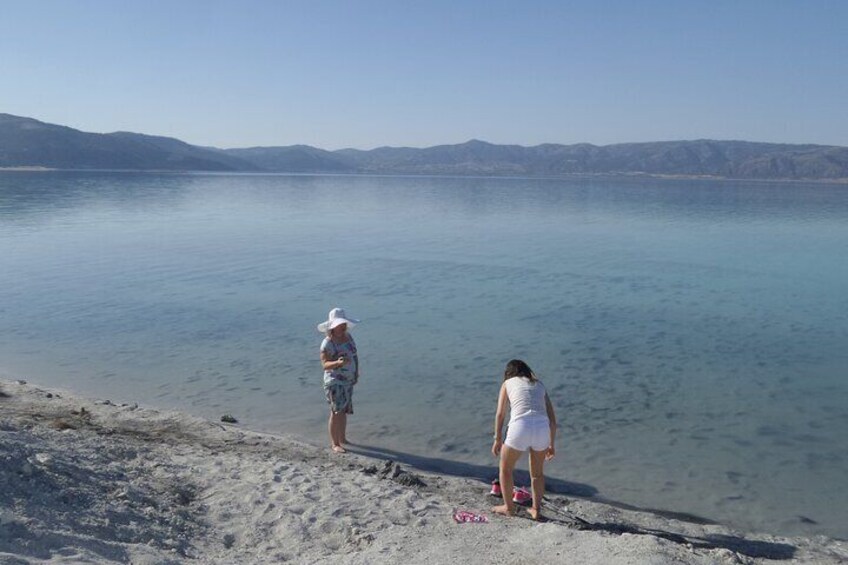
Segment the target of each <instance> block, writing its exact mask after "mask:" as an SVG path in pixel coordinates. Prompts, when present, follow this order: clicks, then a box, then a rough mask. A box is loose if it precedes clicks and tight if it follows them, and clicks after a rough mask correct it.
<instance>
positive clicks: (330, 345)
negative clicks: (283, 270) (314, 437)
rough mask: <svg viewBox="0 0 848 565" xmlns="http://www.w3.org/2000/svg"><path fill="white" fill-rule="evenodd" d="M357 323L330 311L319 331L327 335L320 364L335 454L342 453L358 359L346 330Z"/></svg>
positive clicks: (354, 344) (337, 310) (357, 372)
mask: <svg viewBox="0 0 848 565" xmlns="http://www.w3.org/2000/svg"><path fill="white" fill-rule="evenodd" d="M358 323H359V320H355V319H353V318H348V317H347V315H346V314H345V311H344V310H343V309H341V308H333V309H332V310H330V314H329V315H328V317H327V321H326V322H321V323H320V324H318V331H319V332H322V333H324V334H326V337H325V338H324V341H322V342H321V365H322V366H323V368H324V392H325V394H326V395H327V402H328V403H329V404H330V420H329V422H328V423H327V430H328V431H329V432H330V444H331V446H332V449H333V451H335V452H336V453H345V448H344V444H346V443H347V436H346V431H347V415H348V414H353V385H355V384H356V383H357V381H358V380H359V357H358V356H357V354H356V342H354V341H353V336H352V335H350V333H349V332H348V331H347V330H348V328H351V327H353V326H355V325H356V324H358Z"/></svg>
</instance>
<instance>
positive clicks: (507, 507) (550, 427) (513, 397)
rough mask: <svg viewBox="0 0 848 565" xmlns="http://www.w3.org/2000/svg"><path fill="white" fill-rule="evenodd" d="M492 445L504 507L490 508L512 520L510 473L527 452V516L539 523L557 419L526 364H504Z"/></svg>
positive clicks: (516, 361)
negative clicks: (529, 498)
mask: <svg viewBox="0 0 848 565" xmlns="http://www.w3.org/2000/svg"><path fill="white" fill-rule="evenodd" d="M507 408H509V412H510V417H509V427H508V428H507V434H506V440H503V439H502V435H501V434H502V430H503V424H504V418H505V417H506V411H507ZM494 439H495V442H494V444H492V453H493V454H494V455H495V457H498V456H500V482H501V495H502V496H503V501H504V503H503V504H502V505H500V506H495V507H494V508H492V511H493V512H497V513H498V514H504V515H506V516H512V515H513V514H515V503H514V502H513V501H512V495H513V491H512V489H513V482H512V473H513V471H514V470H515V464H516V462H517V461H518V458H519V457H520V456H521V454H522V453H523V452H524V451H527V450H529V451H530V481H531V486H532V491H533V505H532V507H531V508H530V510H529V512H530V516H531V517H532V518H533V519H534V520H538V519H539V516H540V508H541V505H542V495H543V494H544V492H545V476H544V466H545V461H549V460H551V459H553V457H554V454H555V449H554V441H555V440H556V416H555V415H554V407H553V405H552V404H551V399H550V398H549V397H548V393H547V391H546V390H545V385H543V384H542V381H540V380H539V379H537V378H536V375H534V374H533V371H532V370H531V369H530V367H528V366H527V363H525V362H524V361H521V360H519V359H513V360H512V361H510V362H509V363H507V364H506V370H505V371H504V382H503V384H502V385H501V392H500V394H499V395H498V411H497V414H496V415H495V436H494Z"/></svg>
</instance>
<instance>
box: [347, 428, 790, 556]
mask: <svg viewBox="0 0 848 565" xmlns="http://www.w3.org/2000/svg"><path fill="white" fill-rule="evenodd" d="M348 450H349V451H351V452H352V453H358V454H360V455H365V456H367V457H373V458H375V459H382V460H392V461H396V462H398V463H403V464H405V465H409V466H411V467H415V468H416V469H419V470H421V471H429V472H433V473H439V474H442V475H450V476H455V477H464V478H470V479H478V480H480V481H481V482H485V483H488V482H490V481H491V480H492V479H494V478H495V477H497V474H498V469H497V466H496V465H494V464H493V465H473V464H470V463H462V462H459V461H451V460H448V459H438V458H435V457H423V456H420V455H413V454H410V453H403V452H400V451H394V450H392V449H386V448H383V447H374V446H370V445H349V446H348ZM515 480H516V484H521V483H523V484H529V482H530V476H529V474H528V473H527V471H524V470H520V469H518V470H516V472H515ZM545 487H546V490H547V491H548V492H551V493H553V494H560V495H567V496H573V497H579V498H587V499H591V500H592V501H593V502H600V503H603V504H607V505H610V506H614V507H617V508H622V509H625V510H633V511H639V512H650V513H652V514H656V515H659V516H662V517H664V518H668V519H673V520H678V521H681V522H689V523H694V524H701V525H704V524H715V522H713V521H710V520H707V519H705V518H702V517H700V516H696V515H693V514H686V513H681V512H670V511H667V510H658V509H653V508H640V507H636V506H632V505H628V504H623V503H620V502H616V501H614V500H606V499H604V498H602V497H599V496H598V489H596V488H595V487H593V486H591V485H587V484H583V483H574V482H570V481H564V480H562V479H557V478H554V477H548V476H546V477H545ZM546 508H548V509H549V510H552V511H553V512H554V513H555V514H556V516H550V512H548V514H549V515H548V516H547V517H546V519H545V520H546V521H549V522H553V523H558V524H561V525H563V526H566V527H569V528H574V529H579V530H590V531H599V532H607V533H610V534H615V535H621V534H633V535H646V536H654V537H658V538H662V539H665V540H668V541H670V542H673V543H678V544H682V545H691V546H692V547H694V548H700V549H727V550H730V551H733V552H736V553H739V554H741V555H745V556H748V557H753V558H760V559H774V560H787V559H792V558H793V557H795V553H796V551H797V548H796V547H795V546H794V545H791V544H787V543H774V542H767V541H759V540H752V539H747V538H744V537H739V536H731V535H723V534H711V535H706V536H693V535H685V534H680V533H675V532H671V531H667V530H657V529H652V528H642V527H639V526H634V525H631V524H625V523H620V522H590V521H588V520H584V519H583V518H580V517H578V516H576V515H575V514H574V513H572V512H569V511H567V510H566V511H563V510H562V509H558V508H556V507H552V506H546Z"/></svg>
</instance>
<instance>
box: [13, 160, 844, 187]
mask: <svg viewBox="0 0 848 565" xmlns="http://www.w3.org/2000/svg"><path fill="white" fill-rule="evenodd" d="M0 172H27V173H30V172H36V173H44V172H60V173H132V174H155V175H162V174H173V175H210V176H245V177H250V176H257V177H261V176H279V177H291V176H293V177H312V176H315V177H319V176H320V177H324V176H326V177H363V178H368V177H376V178H436V179H438V178H446V179H500V180H587V179H598V180H605V179H610V180H658V181H675V180H684V181H708V182H735V183H748V182H750V183H757V184H767V183H781V184H821V185H848V178H833V179H820V178H789V177H779V178H745V177H724V176H716V175H673V174H664V173H645V172H617V173H615V172H610V173H568V174H563V175H555V176H550V175H495V174H482V173H468V174H459V173H445V174H437V173H413V172H393V173H381V172H379V171H370V172H369V171H362V172H344V173H340V172H334V171H323V172H322V171H214V170H175V169H87V168H59V167H43V166H38V165H32V166H29V165H22V166H14V167H0Z"/></svg>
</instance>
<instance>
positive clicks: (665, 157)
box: [0, 114, 848, 181]
mask: <svg viewBox="0 0 848 565" xmlns="http://www.w3.org/2000/svg"><path fill="white" fill-rule="evenodd" d="M0 167H7V168H8V167H44V168H51V169H109V170H114V169H128V170H150V171H152V170H156V171H221V172H223V171H233V172H281V173H362V174H369V173H371V174H411V175H415V174H426V175H502V176H546V177H547V176H554V177H556V176H567V175H574V174H596V175H616V174H626V175H640V174H641V175H656V176H668V175H673V176H706V177H718V178H738V179H796V180H831V181H846V180H848V147H840V146H832V145H793V144H777V143H757V142H749V141H715V140H706V139H700V140H694V141H661V142H650V143H621V144H615V145H604V146H598V145H591V144H588V143H579V144H574V145H558V144H543V145H536V146H534V147H524V146H520V145H495V144H491V143H486V142H484V141H478V140H471V141H468V142H466V143H461V144H457V145H439V146H435V147H427V148H421V149H419V148H411V147H380V148H377V149H372V150H369V151H364V150H358V149H341V150H338V151H326V150H323V149H318V148H316V147H310V146H308V145H291V146H285V147H248V148H241V149H218V148H214V147H200V146H197V145H190V144H188V143H185V142H183V141H180V140H178V139H174V138H169V137H159V136H152V135H145V134H140V133H131V132H115V133H105V134H101V133H88V132H83V131H79V130H76V129H73V128H69V127H66V126H61V125H55V124H48V123H44V122H40V121H38V120H35V119H32V118H25V117H20V116H13V115H11V114H0Z"/></svg>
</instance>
